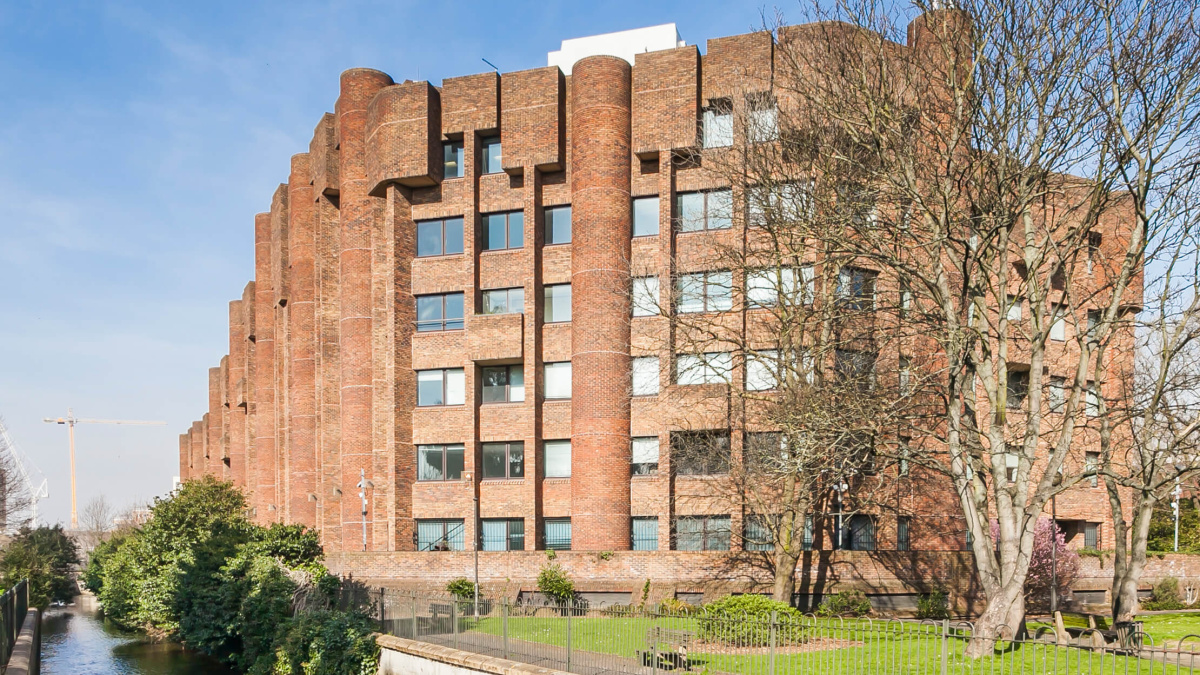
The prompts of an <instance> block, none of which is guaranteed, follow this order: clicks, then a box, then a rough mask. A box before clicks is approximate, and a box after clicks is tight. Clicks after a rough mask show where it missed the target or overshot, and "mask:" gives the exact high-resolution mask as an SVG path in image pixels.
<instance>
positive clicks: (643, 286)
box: [633, 277, 658, 316]
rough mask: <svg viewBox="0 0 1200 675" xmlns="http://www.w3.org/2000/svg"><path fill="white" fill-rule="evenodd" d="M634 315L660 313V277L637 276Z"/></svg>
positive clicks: (635, 280)
mask: <svg viewBox="0 0 1200 675" xmlns="http://www.w3.org/2000/svg"><path fill="white" fill-rule="evenodd" d="M633 315H634V316H657V315H658V277H635V278H634V280H633Z"/></svg>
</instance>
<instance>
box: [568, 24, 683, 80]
mask: <svg viewBox="0 0 1200 675" xmlns="http://www.w3.org/2000/svg"><path fill="white" fill-rule="evenodd" d="M686 44H687V43H685V42H684V41H683V39H681V38H680V37H679V31H678V30H676V29H675V24H673V23H664V24H662V25H661V26H647V27H646V28H634V29H633V30H622V31H617V32H616V33H605V34H604V35H591V36H588V37H581V38H572V39H570V40H563V41H562V48H561V49H559V50H558V51H556V52H550V53H548V54H546V65H548V66H558V67H559V68H561V69H562V71H563V72H564V73H566V74H567V75H570V74H571V67H572V66H574V65H575V63H576V62H577V61H579V60H580V59H583V58H586V57H589V56H597V55H599V54H606V55H608V56H619V57H621V58H623V59H625V60H626V61H628V62H629V65H633V57H634V56H636V55H637V54H641V53H643V52H657V51H659V50H662V49H674V48H676V47H683V46H684V45H686Z"/></svg>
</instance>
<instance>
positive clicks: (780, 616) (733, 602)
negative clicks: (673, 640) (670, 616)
mask: <svg viewBox="0 0 1200 675" xmlns="http://www.w3.org/2000/svg"><path fill="white" fill-rule="evenodd" d="M702 612H703V613H702V614H701V615H700V618H699V619H698V620H697V623H698V624H699V627H698V630H697V636H698V637H699V638H700V639H701V640H703V641H705V642H710V643H714V644H724V645H735V646H743V647H762V646H766V645H769V644H770V643H771V614H772V612H774V614H775V619H776V621H777V622H778V624H777V626H776V632H775V640H776V643H777V644H798V643H800V642H803V641H804V633H803V627H802V625H801V623H802V619H803V615H801V614H800V610H798V609H796V608H795V607H792V606H791V605H789V604H787V603H786V602H779V601H778V600H772V599H771V598H768V597H767V596H765V595H757V594H746V595H727V596H725V597H723V598H721V599H720V600H715V601H713V602H710V603H708V604H706V605H704V606H703V608H702Z"/></svg>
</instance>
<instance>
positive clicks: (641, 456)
mask: <svg viewBox="0 0 1200 675" xmlns="http://www.w3.org/2000/svg"><path fill="white" fill-rule="evenodd" d="M632 465H633V466H632V471H633V475H635V476H649V475H650V474H655V473H658V436H637V437H634V438H633V461H632Z"/></svg>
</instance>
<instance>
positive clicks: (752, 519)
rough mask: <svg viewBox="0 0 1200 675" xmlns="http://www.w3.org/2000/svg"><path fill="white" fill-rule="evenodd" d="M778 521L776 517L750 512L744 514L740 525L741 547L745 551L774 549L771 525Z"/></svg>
mask: <svg viewBox="0 0 1200 675" xmlns="http://www.w3.org/2000/svg"><path fill="white" fill-rule="evenodd" d="M772 521H774V523H778V518H777V517H772V516H762V515H758V514H751V515H748V516H746V522H745V524H744V526H743V527H742V548H744V549H745V550H747V551H774V550H775V537H774V536H773V535H772V533H771V525H772V524H773V522H772Z"/></svg>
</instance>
